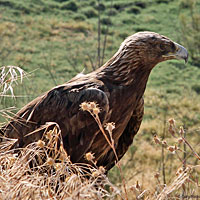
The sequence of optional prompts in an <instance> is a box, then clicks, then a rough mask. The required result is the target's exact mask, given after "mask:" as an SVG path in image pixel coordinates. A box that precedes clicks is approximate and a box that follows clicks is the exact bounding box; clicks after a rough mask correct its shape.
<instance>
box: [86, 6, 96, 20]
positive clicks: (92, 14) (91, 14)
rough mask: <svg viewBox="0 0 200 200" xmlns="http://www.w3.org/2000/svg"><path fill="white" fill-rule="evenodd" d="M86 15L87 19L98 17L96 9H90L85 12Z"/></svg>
mask: <svg viewBox="0 0 200 200" xmlns="http://www.w3.org/2000/svg"><path fill="white" fill-rule="evenodd" d="M84 14H85V16H86V17H87V18H93V17H97V15H98V13H97V11H96V10H95V9H94V8H88V9H86V10H85V11H84Z"/></svg>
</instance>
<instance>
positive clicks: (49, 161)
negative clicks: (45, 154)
mask: <svg viewBox="0 0 200 200" xmlns="http://www.w3.org/2000/svg"><path fill="white" fill-rule="evenodd" d="M47 164H48V165H49V166H52V165H53V164H54V159H52V158H48V159H47Z"/></svg>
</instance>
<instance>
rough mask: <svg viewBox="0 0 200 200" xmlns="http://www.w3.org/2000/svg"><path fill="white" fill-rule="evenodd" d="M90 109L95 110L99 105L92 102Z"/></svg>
mask: <svg viewBox="0 0 200 200" xmlns="http://www.w3.org/2000/svg"><path fill="white" fill-rule="evenodd" d="M90 108H91V109H94V108H97V104H96V103H95V102H93V101H92V102H90Z"/></svg>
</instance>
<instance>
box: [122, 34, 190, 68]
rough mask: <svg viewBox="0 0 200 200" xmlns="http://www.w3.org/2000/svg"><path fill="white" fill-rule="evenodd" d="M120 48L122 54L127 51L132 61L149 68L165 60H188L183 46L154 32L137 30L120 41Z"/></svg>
mask: <svg viewBox="0 0 200 200" xmlns="http://www.w3.org/2000/svg"><path fill="white" fill-rule="evenodd" d="M120 49H121V50H122V52H124V55H125V54H126V53H129V54H130V55H129V56H127V57H129V58H131V57H132V59H133V60H132V61H134V62H135V61H136V62H137V61H138V62H139V61H140V62H142V63H143V64H144V66H149V67H150V68H152V67H154V66H155V65H156V64H157V63H159V62H162V61H165V60H171V59H183V60H185V62H187V60H188V52H187V50H186V49H185V48H184V47H183V46H181V45H179V44H177V43H175V42H173V41H172V40H170V39H169V38H167V37H165V36H163V35H160V34H158V33H154V32H147V31H146V32H138V33H136V34H134V35H131V36H129V37H128V38H127V39H126V40H125V41H124V42H123V43H122V45H121V47H120ZM131 54H132V55H131ZM140 64H141V63H140Z"/></svg>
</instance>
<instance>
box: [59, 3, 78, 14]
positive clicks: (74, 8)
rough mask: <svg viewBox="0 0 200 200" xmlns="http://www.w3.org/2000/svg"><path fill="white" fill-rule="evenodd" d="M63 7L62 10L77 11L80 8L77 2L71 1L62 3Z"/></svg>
mask: <svg viewBox="0 0 200 200" xmlns="http://www.w3.org/2000/svg"><path fill="white" fill-rule="evenodd" d="M61 9H62V10H72V11H74V12H75V11H77V10H78V6H77V5H76V3H75V2H73V1H70V2H66V3H62V5H61Z"/></svg>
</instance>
